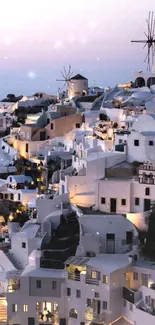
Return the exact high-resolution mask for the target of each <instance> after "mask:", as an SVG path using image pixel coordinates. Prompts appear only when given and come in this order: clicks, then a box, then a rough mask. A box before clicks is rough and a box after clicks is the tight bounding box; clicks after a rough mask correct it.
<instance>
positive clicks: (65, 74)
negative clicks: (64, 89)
mask: <svg viewBox="0 0 155 325" xmlns="http://www.w3.org/2000/svg"><path fill="white" fill-rule="evenodd" d="M63 68H64V76H65V79H67V71H66V67H65V66H64V67H63Z"/></svg>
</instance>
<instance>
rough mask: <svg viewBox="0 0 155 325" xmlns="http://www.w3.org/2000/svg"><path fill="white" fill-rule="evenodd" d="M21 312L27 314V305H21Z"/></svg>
mask: <svg viewBox="0 0 155 325" xmlns="http://www.w3.org/2000/svg"><path fill="white" fill-rule="evenodd" d="M23 312H24V313H27V312H28V305H23Z"/></svg>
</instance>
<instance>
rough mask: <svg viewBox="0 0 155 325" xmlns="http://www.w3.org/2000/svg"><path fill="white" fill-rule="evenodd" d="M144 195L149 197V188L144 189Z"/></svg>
mask: <svg viewBox="0 0 155 325" xmlns="http://www.w3.org/2000/svg"><path fill="white" fill-rule="evenodd" d="M145 195H150V188H149V187H146V189H145Z"/></svg>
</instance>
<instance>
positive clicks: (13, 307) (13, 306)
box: [12, 304, 18, 313]
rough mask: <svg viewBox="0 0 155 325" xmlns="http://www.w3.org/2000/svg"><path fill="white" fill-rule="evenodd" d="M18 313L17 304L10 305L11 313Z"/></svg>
mask: <svg viewBox="0 0 155 325" xmlns="http://www.w3.org/2000/svg"><path fill="white" fill-rule="evenodd" d="M17 311H18V308H17V304H13V305H12V312H13V313H16V312H17Z"/></svg>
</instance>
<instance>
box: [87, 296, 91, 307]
mask: <svg viewBox="0 0 155 325" xmlns="http://www.w3.org/2000/svg"><path fill="white" fill-rule="evenodd" d="M87 307H91V299H89V298H87Z"/></svg>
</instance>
